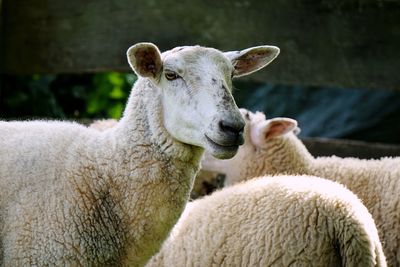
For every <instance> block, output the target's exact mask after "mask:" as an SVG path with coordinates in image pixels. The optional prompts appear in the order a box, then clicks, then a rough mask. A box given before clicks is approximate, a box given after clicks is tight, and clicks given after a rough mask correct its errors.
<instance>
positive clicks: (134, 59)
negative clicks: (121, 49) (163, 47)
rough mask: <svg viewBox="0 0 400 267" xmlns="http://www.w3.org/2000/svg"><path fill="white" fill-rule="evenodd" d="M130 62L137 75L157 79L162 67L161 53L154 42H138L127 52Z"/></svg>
mask: <svg viewBox="0 0 400 267" xmlns="http://www.w3.org/2000/svg"><path fill="white" fill-rule="evenodd" d="M126 55H127V57H128V62H129V65H130V66H131V68H132V69H133V70H134V71H135V72H136V74H137V75H139V76H142V77H149V78H153V79H156V78H157V77H158V76H159V74H160V72H161V69H162V60H161V53H160V51H159V50H158V48H157V46H155V45H154V44H152V43H138V44H135V45H133V46H131V47H129V49H128V51H127V52H126Z"/></svg>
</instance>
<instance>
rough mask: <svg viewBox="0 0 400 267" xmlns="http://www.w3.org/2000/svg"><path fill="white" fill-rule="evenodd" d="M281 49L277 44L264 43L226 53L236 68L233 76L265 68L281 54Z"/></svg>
mask: <svg viewBox="0 0 400 267" xmlns="http://www.w3.org/2000/svg"><path fill="white" fill-rule="evenodd" d="M279 51H280V50H279V48H278V47H276V46H269V45H263V46H255V47H250V48H247V49H245V50H242V51H230V52H225V53H224V54H225V56H226V57H228V58H229V59H230V60H231V62H232V65H233V67H234V68H235V70H234V72H233V77H240V76H244V75H248V74H250V73H253V72H255V71H258V70H259V69H262V68H264V67H265V66H267V65H268V64H269V63H271V62H272V61H273V60H274V59H275V58H276V57H277V56H278V55H279Z"/></svg>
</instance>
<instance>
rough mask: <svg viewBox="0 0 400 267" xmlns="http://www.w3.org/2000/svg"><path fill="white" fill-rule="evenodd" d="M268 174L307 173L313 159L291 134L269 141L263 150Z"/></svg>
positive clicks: (299, 141)
mask: <svg viewBox="0 0 400 267" xmlns="http://www.w3.org/2000/svg"><path fill="white" fill-rule="evenodd" d="M263 150H264V152H265V153H266V157H265V158H266V160H267V163H268V164H267V165H268V168H270V171H268V172H267V173H270V174H283V173H286V174H300V173H301V174H305V173H308V170H309V168H310V166H311V165H312V162H313V159H314V157H313V156H312V155H311V154H310V152H308V150H307V148H306V147H305V146H304V144H303V143H302V142H301V140H300V139H298V138H297V136H295V135H294V134H292V133H288V134H286V135H284V136H280V137H277V138H274V139H271V140H270V141H269V142H268V143H267V145H266V147H265V148H264V149H263Z"/></svg>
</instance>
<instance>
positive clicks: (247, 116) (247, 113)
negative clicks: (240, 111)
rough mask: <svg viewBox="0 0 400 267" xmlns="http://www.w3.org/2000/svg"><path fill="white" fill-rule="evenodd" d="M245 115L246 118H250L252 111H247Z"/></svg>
mask: <svg viewBox="0 0 400 267" xmlns="http://www.w3.org/2000/svg"><path fill="white" fill-rule="evenodd" d="M244 117H245V118H246V120H250V113H249V112H246V114H245V115H244Z"/></svg>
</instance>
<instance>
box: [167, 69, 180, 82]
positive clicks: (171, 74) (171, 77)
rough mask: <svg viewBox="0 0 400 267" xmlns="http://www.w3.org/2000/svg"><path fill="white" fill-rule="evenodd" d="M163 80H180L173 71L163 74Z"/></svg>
mask: <svg viewBox="0 0 400 267" xmlns="http://www.w3.org/2000/svg"><path fill="white" fill-rule="evenodd" d="M165 78H167V80H169V81H172V80H176V79H178V78H180V76H179V75H178V74H176V73H175V72H173V71H168V72H165Z"/></svg>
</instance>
